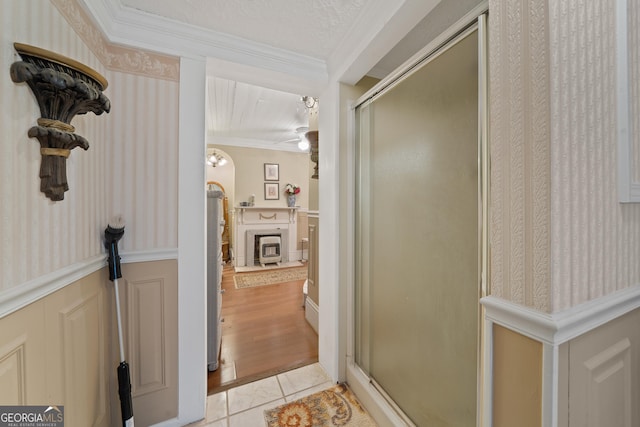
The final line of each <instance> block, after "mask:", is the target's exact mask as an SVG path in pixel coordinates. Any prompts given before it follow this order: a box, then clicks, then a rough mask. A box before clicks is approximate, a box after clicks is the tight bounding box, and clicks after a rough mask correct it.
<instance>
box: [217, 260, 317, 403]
mask: <svg viewBox="0 0 640 427" xmlns="http://www.w3.org/2000/svg"><path fill="white" fill-rule="evenodd" d="M233 275H234V271H233V267H231V266H228V267H225V268H224V270H223V273H222V289H224V295H223V297H222V317H223V318H224V322H223V323H222V345H221V350H220V365H219V368H218V369H217V370H216V371H214V372H209V373H208V377H207V385H208V387H207V390H208V394H213V393H217V392H220V391H223V390H226V389H228V388H231V387H235V386H237V385H240V384H244V383H247V382H251V381H255V380H257V379H261V378H266V377H268V376H271V375H274V374H276V373H279V372H284V371H288V370H290V369H294V368H297V367H300V366H304V365H308V364H311V363H315V362H317V361H318V336H317V334H316V333H315V331H314V330H313V328H312V327H311V326H310V325H309V323H308V322H307V321H306V319H305V317H304V307H302V286H303V285H304V280H299V281H295V282H287V283H279V284H276V285H267V286H259V287H254V288H245V289H236V288H235V284H234V281H233Z"/></svg>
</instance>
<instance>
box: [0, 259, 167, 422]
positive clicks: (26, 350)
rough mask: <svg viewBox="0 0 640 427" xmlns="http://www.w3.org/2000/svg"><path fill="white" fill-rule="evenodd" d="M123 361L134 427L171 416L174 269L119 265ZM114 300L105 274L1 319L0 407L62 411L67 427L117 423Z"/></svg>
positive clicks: (162, 264) (146, 264) (162, 265)
mask: <svg viewBox="0 0 640 427" xmlns="http://www.w3.org/2000/svg"><path fill="white" fill-rule="evenodd" d="M122 267H123V268H122V271H123V278H122V279H120V280H119V292H120V298H121V310H122V319H123V331H124V343H125V359H126V360H127V362H128V363H129V366H130V370H131V384H132V396H133V407H134V415H135V420H136V423H137V424H140V425H145V426H147V425H151V424H154V423H157V422H160V421H162V420H166V419H170V418H173V417H175V416H176V415H177V412H178V411H177V402H178V400H177V393H178V384H177V383H178V369H177V368H178V366H177V365H178V357H177V353H178V349H177V341H178V334H177V316H178V310H177V308H178V307H177V289H178V287H177V263H176V262H175V261H157V262H143V263H137V264H125V265H123V266H122ZM114 298H115V293H114V288H113V283H112V282H110V281H109V277H108V272H107V270H106V269H101V270H100V271H97V272H95V273H93V274H90V275H88V276H86V277H84V278H82V279H80V280H78V281H76V282H74V283H72V284H71V285H69V286H66V287H65V288H64V289H61V290H59V291H57V292H55V293H53V294H50V295H48V296H46V297H44V298H42V299H40V300H38V301H36V302H34V303H33V304H30V305H28V306H27V307H25V308H23V309H22V310H19V311H16V312H14V313H12V314H10V315H8V316H5V317H3V318H2V319H0V343H1V344H0V402H2V403H3V404H16V405H18V404H19V405H64V407H65V425H68V426H69V427H76V426H77V427H83V426H89V425H93V426H105V427H108V426H112V425H115V424H117V423H118V421H117V420H120V419H121V418H120V405H119V397H118V394H117V393H118V384H117V376H116V368H117V366H118V364H119V362H120V356H119V346H118V338H117V323H116V315H115V302H114V301H115V299H114Z"/></svg>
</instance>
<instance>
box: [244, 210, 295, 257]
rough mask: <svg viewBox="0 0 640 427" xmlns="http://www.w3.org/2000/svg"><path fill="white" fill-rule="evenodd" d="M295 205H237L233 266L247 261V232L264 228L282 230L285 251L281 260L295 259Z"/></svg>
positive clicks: (263, 229)
mask: <svg viewBox="0 0 640 427" xmlns="http://www.w3.org/2000/svg"><path fill="white" fill-rule="evenodd" d="M297 215H298V208H297V207H266V206H262V207H261V206H237V207H236V208H235V215H234V217H235V227H234V239H233V241H234V245H235V246H236V247H235V248H234V251H233V252H234V256H235V266H236V267H244V266H246V265H247V263H248V262H249V261H253V260H248V259H247V255H246V249H247V243H246V236H247V232H252V233H255V232H260V231H265V230H283V231H286V233H282V235H283V237H285V236H286V239H287V241H286V242H283V245H282V248H283V250H285V249H286V251H287V252H285V253H283V254H282V255H283V261H293V260H296V259H297V253H298V251H297V224H296V221H297Z"/></svg>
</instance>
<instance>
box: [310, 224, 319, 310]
mask: <svg viewBox="0 0 640 427" xmlns="http://www.w3.org/2000/svg"><path fill="white" fill-rule="evenodd" d="M318 222H319V221H318V218H317V217H309V255H308V257H309V258H308V259H309V262H308V267H309V271H308V282H307V283H308V295H309V298H311V300H312V301H313V302H314V303H315V304H316V305H318V304H319V301H320V299H319V289H318Z"/></svg>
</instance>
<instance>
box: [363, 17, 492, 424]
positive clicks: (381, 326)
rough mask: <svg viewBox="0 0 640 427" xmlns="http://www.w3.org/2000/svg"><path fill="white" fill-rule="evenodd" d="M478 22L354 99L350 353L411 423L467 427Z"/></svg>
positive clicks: (474, 315)
mask: <svg viewBox="0 0 640 427" xmlns="http://www.w3.org/2000/svg"><path fill="white" fill-rule="evenodd" d="M478 39H479V37H478V30H477V25H475V24H474V25H472V26H470V27H468V28H466V29H463V30H461V31H460V32H459V33H458V34H457V35H456V36H455V37H452V38H451V39H450V40H448V41H447V42H446V43H444V44H443V45H442V46H440V47H439V48H438V49H436V50H435V51H434V52H432V53H431V54H429V55H428V56H427V57H425V58H424V59H423V60H422V61H420V62H419V63H418V64H416V65H415V66H413V67H412V68H411V69H409V70H408V71H407V72H406V73H404V74H403V75H402V76H400V77H399V78H398V79H397V80H396V81H395V82H391V83H390V84H388V85H387V86H386V87H384V88H382V89H380V90H379V91H377V92H374V93H373V94H371V95H369V96H368V98H366V99H364V100H361V101H360V104H359V105H358V106H357V107H356V112H355V114H356V156H355V157H356V170H357V172H356V203H355V218H356V219H355V295H354V305H355V307H354V317H355V319H354V335H355V336H354V341H355V342H354V360H355V363H356V365H357V366H358V367H359V368H360V369H361V370H362V371H363V372H364V373H365V374H366V375H367V376H368V378H369V379H370V381H371V382H372V383H373V384H375V386H376V387H377V388H379V390H380V391H381V393H383V394H384V395H386V396H388V397H389V398H390V399H391V400H392V401H393V403H394V405H396V406H397V407H398V408H399V409H400V410H401V411H402V412H403V413H404V415H406V417H408V418H409V419H410V420H411V422H413V423H414V424H415V425H418V426H430V427H437V426H475V425H476V413H477V410H476V408H477V400H478V391H477V389H478V385H477V384H478V372H479V370H478V365H479V362H478V358H479V350H478V349H479V310H480V308H479V298H480V295H481V285H480V282H481V281H480V276H481V246H482V245H481V238H480V235H481V224H482V203H481V199H482V197H481V170H480V166H479V165H480V164H481V162H480V155H481V153H480V142H479V141H480V138H479V132H480V131H479V119H478V115H479V95H478V93H479V84H478V81H479V71H478V70H479V62H478V57H479V55H478Z"/></svg>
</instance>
